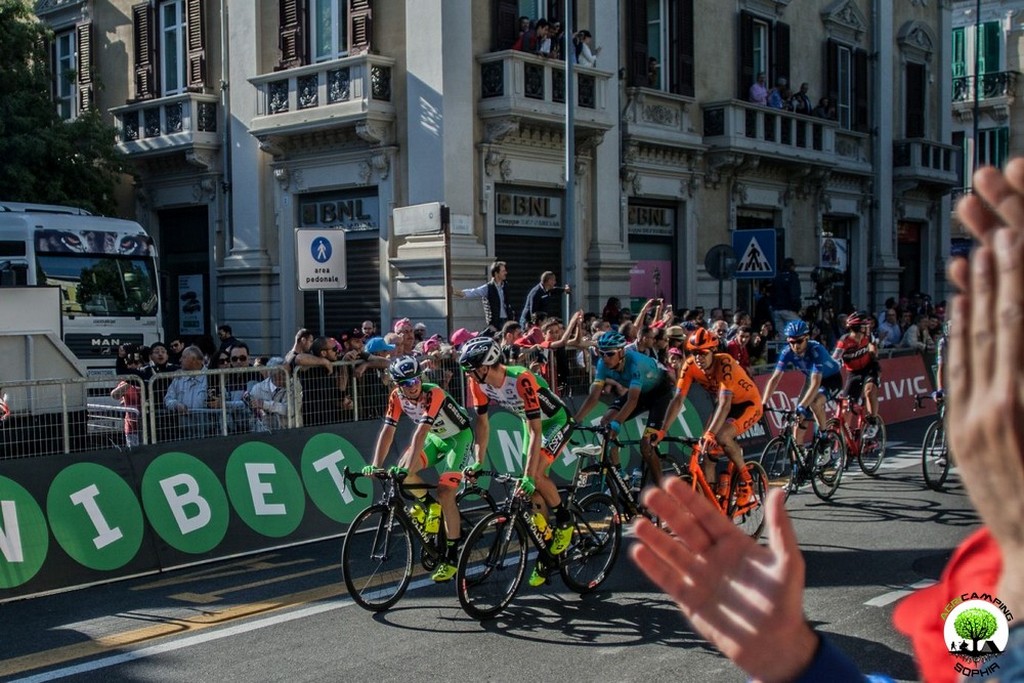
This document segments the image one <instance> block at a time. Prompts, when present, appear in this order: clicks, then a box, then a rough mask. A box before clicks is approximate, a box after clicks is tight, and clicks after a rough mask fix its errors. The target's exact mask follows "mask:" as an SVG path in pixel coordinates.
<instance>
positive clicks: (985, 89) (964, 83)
mask: <svg viewBox="0 0 1024 683" xmlns="http://www.w3.org/2000/svg"><path fill="white" fill-rule="evenodd" d="M1019 75H1020V73H1019V72H1017V71H997V72H995V73H989V74H982V75H981V80H980V81H978V100H979V101H980V100H991V99H996V98H999V97H1013V96H1014V95H1015V94H1016V90H1017V78H1018V76H1019ZM974 83H975V76H958V77H956V78H954V79H953V101H954V102H973V101H974Z"/></svg>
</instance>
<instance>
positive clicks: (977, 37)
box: [971, 0, 981, 176]
mask: <svg viewBox="0 0 1024 683" xmlns="http://www.w3.org/2000/svg"><path fill="white" fill-rule="evenodd" d="M980 55H981V0H976V3H975V7H974V116H973V119H974V164H973V165H972V171H977V170H978V164H979V163H981V150H980V149H979V148H978V112H979V107H978V90H979V86H980V84H981V74H980V73H978V72H979V69H980V67H981V56H980ZM971 175H972V176H973V175H974V174H973V173H972V174H971Z"/></svg>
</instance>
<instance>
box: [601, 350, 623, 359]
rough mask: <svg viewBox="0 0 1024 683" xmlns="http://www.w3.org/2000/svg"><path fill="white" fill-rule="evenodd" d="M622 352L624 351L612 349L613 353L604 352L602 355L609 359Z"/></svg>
mask: <svg viewBox="0 0 1024 683" xmlns="http://www.w3.org/2000/svg"><path fill="white" fill-rule="evenodd" d="M621 350H622V349H612V350H611V351H602V352H601V355H602V356H604V357H605V358H608V357H610V356H614V355H615V354H617V353H618V352H619V351H621Z"/></svg>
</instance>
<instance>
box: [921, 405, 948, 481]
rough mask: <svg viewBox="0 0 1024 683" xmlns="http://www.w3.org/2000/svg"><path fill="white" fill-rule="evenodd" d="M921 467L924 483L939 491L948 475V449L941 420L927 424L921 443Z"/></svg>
mask: <svg viewBox="0 0 1024 683" xmlns="http://www.w3.org/2000/svg"><path fill="white" fill-rule="evenodd" d="M921 469H922V470H924V483H925V484H926V485H927V486H928V488H930V489H932V490H933V491H941V490H942V488H943V484H945V483H946V477H948V476H949V449H948V447H947V445H946V430H945V428H944V427H943V425H942V421H941V420H936V421H935V422H932V423H931V425H929V426H928V431H926V432H925V433H924V442H923V443H922V445H921Z"/></svg>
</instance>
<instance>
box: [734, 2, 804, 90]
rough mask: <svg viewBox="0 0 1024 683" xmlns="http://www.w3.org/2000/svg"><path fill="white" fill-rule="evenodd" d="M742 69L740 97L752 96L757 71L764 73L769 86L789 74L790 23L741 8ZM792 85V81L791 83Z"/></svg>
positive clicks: (738, 74) (740, 44)
mask: <svg viewBox="0 0 1024 683" xmlns="http://www.w3.org/2000/svg"><path fill="white" fill-rule="evenodd" d="M739 48H740V54H739V71H738V73H737V80H738V82H737V83H736V91H737V93H738V97H739V98H740V99H743V100H746V99H749V97H750V86H751V85H753V84H754V80H755V79H756V77H757V74H760V73H762V72H763V73H764V74H765V76H766V78H767V81H766V85H767V87H768V88H769V89H770V88H771V87H772V86H774V85H775V83H776V82H777V81H778V79H779V78H785V79H786V80H787V81H788V80H790V79H791V77H792V76H791V74H790V73H789V24H785V23H783V22H781V21H771V20H769V19H766V18H764V17H760V16H757V15H755V14H751V13H750V12H746V11H741V12H740V14H739ZM791 85H792V84H791Z"/></svg>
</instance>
